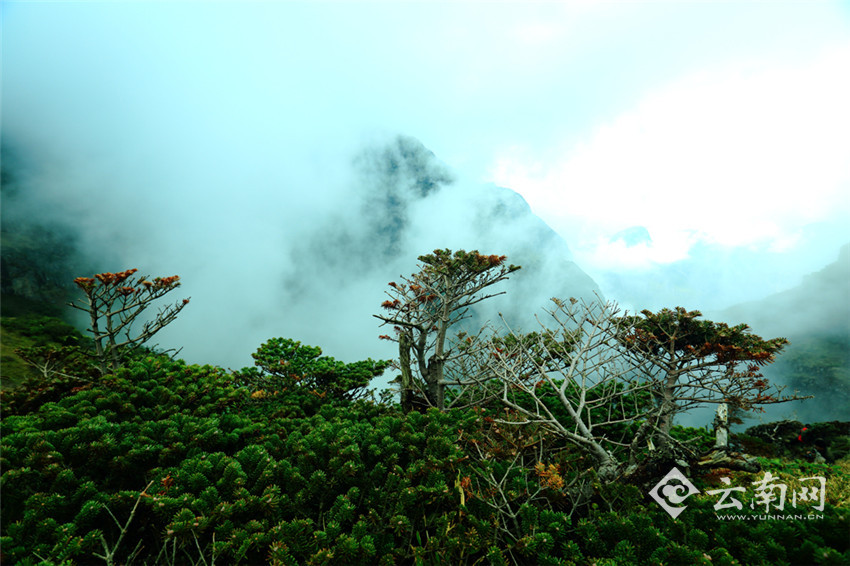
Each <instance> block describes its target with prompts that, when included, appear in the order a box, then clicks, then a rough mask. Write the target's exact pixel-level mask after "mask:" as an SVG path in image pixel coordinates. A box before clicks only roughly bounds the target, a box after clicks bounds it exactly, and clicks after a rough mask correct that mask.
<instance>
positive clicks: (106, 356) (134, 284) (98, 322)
mask: <svg viewBox="0 0 850 566" xmlns="http://www.w3.org/2000/svg"><path fill="white" fill-rule="evenodd" d="M136 271H138V270H137V269H128V270H127V271H121V272H119V273H98V274H97V275H95V276H94V277H77V278H76V279H74V283H76V284H77V286H78V287H79V288H80V289H81V290H82V291H83V293H85V299H84V300H80V301H79V302H76V303H69V305H70V306H71V307H73V308H75V309H77V310H81V311H83V312H85V313H87V314H88V315H89V320H90V324H91V326H90V327H89V328H88V331H89V332H91V333H92V335H93V338H94V346H95V358H96V359H97V360H98V363H99V369H100V373H101V375H105V374H106V373H108V372H109V371H110V369H111V370H116V369H118V368H119V367H121V355H120V352H121V351H122V349H123V350H125V351H126V350H132V349H135V348H138V347H140V346H142V345H143V344H145V343H146V342H148V341H149V340H150V339H151V338H153V336H154V334H156V333H157V332H159V331H160V330H162V329H163V328H164V327H165V326H167V325H168V324H170V323H171V322H172V321H173V320H174V319H175V318H177V315H178V314H179V313H180V311H181V310H183V308H184V307H185V306H186V305H187V304H189V299H183V300H181V301H178V302H177V303H175V304H173V305H168V306H165V307H162V308H160V309H159V311H158V312H157V313H156V315H155V316H154V317H153V318H152V319H150V320H143V319H142V318H141V315H142V313H144V312H145V310H146V309H147V308H148V307H149V306H150V305H151V303H152V302H153V301H155V300H157V299H159V298H160V297H163V296H164V295H166V294H168V293H170V292H171V291H173V290H174V289H176V288H177V287H179V286H180V278H179V277H178V276H177V275H172V276H171V277H156V278H154V279H152V280H149V279H148V278H147V277H135V278H134V277H133V274H134V273H136ZM137 321H138V322H141V325H142V326H141V328H140V329H139V331H138V332H137V333H135V334H133V332H132V328H133V324H134V323H135V322H137Z"/></svg>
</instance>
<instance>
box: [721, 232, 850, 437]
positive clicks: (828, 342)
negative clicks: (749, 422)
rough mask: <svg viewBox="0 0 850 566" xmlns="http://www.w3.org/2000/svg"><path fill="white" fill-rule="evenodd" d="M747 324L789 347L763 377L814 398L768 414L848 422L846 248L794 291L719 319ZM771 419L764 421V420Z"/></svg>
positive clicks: (849, 259) (849, 288)
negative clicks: (781, 340) (784, 339)
mask: <svg viewBox="0 0 850 566" xmlns="http://www.w3.org/2000/svg"><path fill="white" fill-rule="evenodd" d="M719 318H721V319H722V320H724V321H728V322H730V323H740V322H742V321H745V322H746V323H747V324H749V325H750V326H751V327H752V328H753V331H754V332H756V333H757V334H759V335H761V336H764V337H771V338H772V337H774V336H783V337H786V338H788V339H789V340H790V345H789V346H787V347H786V349H785V352H784V353H783V354H782V355H780V356H779V358H778V359H777V361H776V362H775V363H774V364H772V365H771V366H768V367H767V368H766V370H765V375H766V376H767V377H769V378H770V379H771V380H772V381H773V382H775V383H778V384H782V385H786V386H787V387H788V389H789V390H794V389H798V390H799V391H800V392H801V393H802V394H804V395H814V396H815V397H814V399H812V400H808V401H804V402H801V403H792V404H789V405H786V406H783V405H778V406H776V408H775V410H772V411H769V414H770V415H772V416H773V417H776V416H781V417H794V418H796V419H797V420H801V421H826V420H831V419H841V420H846V419H847V415H850V244H846V245H844V246H842V248H841V249H840V252H839V254H838V259H837V260H836V261H835V262H833V263H831V264H829V265H827V266H826V267H824V268H823V269H821V270H820V271H817V272H815V273H811V274H809V275H807V276H806V277H805V278H804V279H803V281H802V282H801V283H800V284H799V285H797V286H796V287H794V288H792V289H789V290H787V291H783V292H781V293H776V294H773V295H770V296H768V297H766V298H764V299H762V300H760V301H752V302H748V303H743V304H740V305H736V306H733V307H730V308H728V309H726V310H725V311H723V312H722V313H721V316H720V317H719ZM773 417H766V418H768V420H769V419H770V418H773Z"/></svg>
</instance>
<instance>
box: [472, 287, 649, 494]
mask: <svg viewBox="0 0 850 566" xmlns="http://www.w3.org/2000/svg"><path fill="white" fill-rule="evenodd" d="M553 302H554V303H555V308H553V309H551V310H548V311H546V312H547V313H548V314H549V315H550V316H549V317H547V319H546V321H545V322H542V321H541V323H540V324H541V327H542V329H541V330H540V331H538V332H533V333H528V334H522V333H518V332H515V331H510V333H509V334H508V336H507V337H504V338H501V339H498V340H494V341H492V342H491V352H490V355H489V357H488V366H489V368H490V371H491V372H492V374H493V375H494V376H495V377H496V378H497V379H498V380H499V381H500V382H501V384H502V395H501V397H502V399H501V400H502V403H503V404H504V405H505V407H507V408H508V409H509V410H510V411H511V412H512V414H513V415H514V416H513V417H511V418H505V419H497V422H499V423H500V424H502V425H503V426H509V427H514V426H524V425H535V426H537V427H542V429H543V430H545V431H547V432H548V433H549V434H553V435H555V436H556V437H558V438H560V439H562V440H564V441H566V442H568V443H569V444H571V445H573V446H574V447H576V448H577V449H579V450H580V451H582V452H584V453H585V454H586V455H587V456H588V457H589V459H590V460H591V461H592V462H593V467H594V469H595V470H596V473H597V475H598V477H599V479H600V480H602V481H603V482H604V483H609V482H612V481H614V480H615V479H616V478H617V477H619V476H620V475H621V474H622V473H623V472H624V471H625V466H624V464H625V461H626V458H627V457H628V459H629V461H630V462H631V463H634V461H635V457H636V454H637V452H638V449H639V447H638V446H637V445H635V444H634V443H633V435H634V429H635V428H636V425H635V423H636V421H637V420H638V419H641V418H645V417H647V416H649V415H650V414H651V412H652V405H651V403H650V402H649V389H650V387H651V385H650V384H649V383H642V382H641V381H640V380H639V379H638V377H639V375H640V373H641V372H640V371H639V370H640V368H639V367H636V366H635V365H634V364H633V363H632V362H633V360H634V359H633V358H631V357H630V356H629V355H628V352H627V350H626V348H625V347H624V346H623V345H622V344H620V343H619V342H618V340H617V337H618V336H619V334H620V333H621V332H622V324H623V321H622V319H620V318H618V316H617V315H618V314H619V310H618V307H617V306H616V305H615V304H614V303H605V302H591V303H586V302H584V301H578V300H576V299H570V300H569V301H561V300H559V299H553Z"/></svg>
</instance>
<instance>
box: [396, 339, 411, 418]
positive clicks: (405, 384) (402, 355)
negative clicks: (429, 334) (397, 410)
mask: <svg viewBox="0 0 850 566" xmlns="http://www.w3.org/2000/svg"><path fill="white" fill-rule="evenodd" d="M398 357H399V360H398V361H399V365H400V366H401V410H402V411H403V412H405V413H409V412H410V411H412V410H413V374H412V373H411V372H410V336H408V335H407V334H406V333H404V332H402V334H401V336H399V339H398Z"/></svg>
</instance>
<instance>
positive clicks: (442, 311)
mask: <svg viewBox="0 0 850 566" xmlns="http://www.w3.org/2000/svg"><path fill="white" fill-rule="evenodd" d="M506 259H507V258H506V257H505V256H499V255H483V254H480V253H478V251H477V250H473V251H471V252H466V251H464V250H458V251H456V252H454V253H452V251H451V250H448V249H444V250H434V253H432V254H428V255H422V256H419V261H420V262H422V263H421V266H420V267H421V269H420V271H419V272H418V273H414V274H412V275H411V276H410V277H403V278H402V282H401V283H396V282H391V283H390V284H389V286H390V291H387V295H388V296H389V300H386V301H384V302H383V304H382V305H381V306H382V307H383V308H384V309H386V310H387V312H388V313H389V314H386V315H383V314H380V315H374V316H375V317H376V318H378V319H380V320H381V321H383V324H382V326H383V325H392V327H393V330H394V331H395V335H394V336H390V335H386V334H385V335H382V336H381V338H382V339H385V340H392V341H395V342H398V350H399V360H398V366H399V369H400V370H401V378H400V380H401V405H402V409H403V410H404V411H410V410H411V408H412V407H413V402H414V393H415V392H419V394H420V395H421V397H422V398H424V400H425V402H426V403H427V404H428V405H430V406H432V407H437V408H439V409H441V410H442V409H444V408H445V406H446V404H445V396H446V395H445V394H446V387H447V386H449V385H460V386H463V385H465V383H464V382H463V381H460V380H452V381H449V380H446V379H445V367H446V364H447V363H450V362H451V361H452V359H453V356H455V355H464V354H462V353H459V352H458V351H457V350H454V349H452V348H451V347H450V346H448V347H447V337H448V330H449V328H450V327H451V326H452V325H454V324H456V323H458V322H459V321H461V320H463V319H464V318H466V317H467V315H468V311H469V308H470V307H471V306H472V305H475V304H477V303H480V302H481V301H484V300H486V299H489V298H491V297H494V296H497V295H501V294H503V293H504V292H501V293H489V294H488V293H486V292H485V289H487V288H489V287H490V286H492V285H495V284H496V283H498V282H500V281H503V280H505V279H507V278H508V276H509V275H510V274H511V273H513V272H514V271H517V270H518V269H520V267H519V266H516V265H508V264H506V263H505V260H506Z"/></svg>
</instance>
